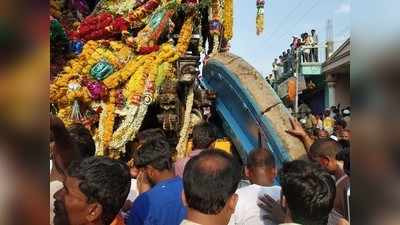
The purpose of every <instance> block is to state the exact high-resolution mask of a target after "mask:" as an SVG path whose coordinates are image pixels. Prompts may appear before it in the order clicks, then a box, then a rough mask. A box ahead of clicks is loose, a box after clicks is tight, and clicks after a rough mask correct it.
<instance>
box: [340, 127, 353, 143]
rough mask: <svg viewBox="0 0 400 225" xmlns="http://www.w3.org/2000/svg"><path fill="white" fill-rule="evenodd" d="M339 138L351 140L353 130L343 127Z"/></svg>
mask: <svg viewBox="0 0 400 225" xmlns="http://www.w3.org/2000/svg"><path fill="white" fill-rule="evenodd" d="M339 140H346V141H350V140H351V131H350V130H349V129H343V130H342V132H340V133H339Z"/></svg>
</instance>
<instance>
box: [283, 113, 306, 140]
mask: <svg viewBox="0 0 400 225" xmlns="http://www.w3.org/2000/svg"><path fill="white" fill-rule="evenodd" d="M289 120H290V124H291V125H292V129H291V130H286V132H287V133H288V134H291V135H293V136H295V137H298V138H304V137H305V136H307V132H306V131H305V130H304V128H303V127H302V126H301V124H300V122H299V121H297V119H295V118H293V117H289Z"/></svg>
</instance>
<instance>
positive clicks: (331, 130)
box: [299, 104, 351, 148]
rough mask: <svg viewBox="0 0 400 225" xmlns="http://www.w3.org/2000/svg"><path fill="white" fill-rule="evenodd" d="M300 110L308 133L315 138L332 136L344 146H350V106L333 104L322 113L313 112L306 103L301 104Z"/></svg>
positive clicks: (303, 124)
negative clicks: (341, 106)
mask: <svg viewBox="0 0 400 225" xmlns="http://www.w3.org/2000/svg"><path fill="white" fill-rule="evenodd" d="M299 112H300V115H299V117H300V120H299V121H300V123H301V124H302V126H303V127H304V129H305V130H306V131H307V133H308V135H310V136H311V137H313V138H314V139H319V138H331V139H333V140H335V141H338V142H339V143H340V144H341V145H342V147H343V148H347V147H349V146H350V139H351V131H350V126H351V111H350V107H344V108H342V109H340V105H339V106H332V107H331V108H327V109H325V111H324V112H323V113H321V114H313V113H312V112H311V110H310V109H309V108H308V107H307V106H306V105H305V104H301V105H300V106H299Z"/></svg>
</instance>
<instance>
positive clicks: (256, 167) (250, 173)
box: [245, 148, 277, 186]
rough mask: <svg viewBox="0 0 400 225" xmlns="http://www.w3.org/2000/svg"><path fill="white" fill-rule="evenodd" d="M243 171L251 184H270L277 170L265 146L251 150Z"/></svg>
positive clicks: (272, 157)
mask: <svg viewBox="0 0 400 225" xmlns="http://www.w3.org/2000/svg"><path fill="white" fill-rule="evenodd" d="M245 172H246V176H247V177H248V178H249V180H250V182H251V183H252V184H258V185H262V186H272V185H273V183H274V179H275V177H276V174H277V170H276V167H275V159H274V156H273V155H272V153H271V151H269V150H268V149H265V148H259V149H255V150H253V151H251V152H250V153H249V156H248V157H247V165H246V170H245Z"/></svg>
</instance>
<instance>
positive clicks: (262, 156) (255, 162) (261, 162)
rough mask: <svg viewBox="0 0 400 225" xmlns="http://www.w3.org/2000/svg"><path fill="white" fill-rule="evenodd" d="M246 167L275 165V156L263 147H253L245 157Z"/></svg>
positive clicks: (269, 166)
mask: <svg viewBox="0 0 400 225" xmlns="http://www.w3.org/2000/svg"><path fill="white" fill-rule="evenodd" d="M246 166H247V167H248V168H257V167H266V168H271V167H275V158H274V155H273V154H272V153H271V151H269V150H268V149H265V148H258V149H254V150H252V151H251V152H250V153H249V156H248V157H247V165H246Z"/></svg>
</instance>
